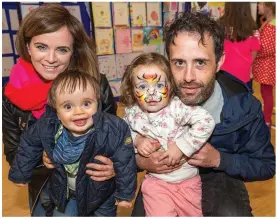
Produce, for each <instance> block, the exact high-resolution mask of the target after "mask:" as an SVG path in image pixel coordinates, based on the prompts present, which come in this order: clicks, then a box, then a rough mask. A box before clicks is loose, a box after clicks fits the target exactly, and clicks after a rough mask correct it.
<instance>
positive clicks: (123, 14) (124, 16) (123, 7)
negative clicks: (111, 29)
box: [113, 2, 129, 26]
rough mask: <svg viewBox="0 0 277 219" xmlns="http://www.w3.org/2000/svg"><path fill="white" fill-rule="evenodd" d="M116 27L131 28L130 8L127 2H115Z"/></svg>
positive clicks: (114, 16) (114, 17)
mask: <svg viewBox="0 0 277 219" xmlns="http://www.w3.org/2000/svg"><path fill="white" fill-rule="evenodd" d="M113 21H114V26H129V7H128V3H127V2H113Z"/></svg>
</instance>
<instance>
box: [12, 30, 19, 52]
mask: <svg viewBox="0 0 277 219" xmlns="http://www.w3.org/2000/svg"><path fill="white" fill-rule="evenodd" d="M15 40H16V35H13V47H14V53H15V55H18V52H17V50H16V48H15Z"/></svg>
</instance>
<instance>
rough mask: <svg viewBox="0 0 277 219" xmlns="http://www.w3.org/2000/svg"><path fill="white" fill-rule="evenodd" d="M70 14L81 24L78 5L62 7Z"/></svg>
mask: <svg viewBox="0 0 277 219" xmlns="http://www.w3.org/2000/svg"><path fill="white" fill-rule="evenodd" d="M64 7H65V8H66V9H67V10H68V11H69V12H70V14H72V15H73V16H75V17H76V18H77V19H78V20H79V21H80V22H81V23H82V17H81V11H80V6H79V5H67V6H66V5H65V6H64Z"/></svg>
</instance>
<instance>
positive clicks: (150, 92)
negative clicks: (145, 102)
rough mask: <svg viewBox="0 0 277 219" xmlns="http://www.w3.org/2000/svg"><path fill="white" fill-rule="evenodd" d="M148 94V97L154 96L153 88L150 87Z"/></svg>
mask: <svg viewBox="0 0 277 219" xmlns="http://www.w3.org/2000/svg"><path fill="white" fill-rule="evenodd" d="M148 93H149V94H150V95H153V94H155V88H153V87H150V88H149V89H148Z"/></svg>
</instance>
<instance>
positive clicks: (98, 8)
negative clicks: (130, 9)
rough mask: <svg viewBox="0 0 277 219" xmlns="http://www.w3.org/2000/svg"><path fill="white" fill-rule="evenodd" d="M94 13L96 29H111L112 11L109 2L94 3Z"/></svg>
mask: <svg viewBox="0 0 277 219" xmlns="http://www.w3.org/2000/svg"><path fill="white" fill-rule="evenodd" d="M92 13H93V19H94V26H95V27H111V26H112V22H111V9H110V3H109V2H93V3H92Z"/></svg>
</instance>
